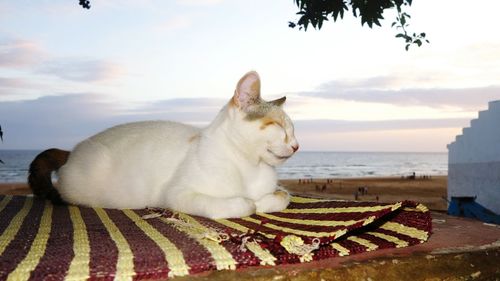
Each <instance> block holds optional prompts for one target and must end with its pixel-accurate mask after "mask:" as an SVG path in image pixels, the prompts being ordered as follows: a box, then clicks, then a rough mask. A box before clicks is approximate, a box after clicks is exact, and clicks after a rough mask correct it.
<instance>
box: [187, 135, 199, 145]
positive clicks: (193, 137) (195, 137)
mask: <svg viewBox="0 0 500 281" xmlns="http://www.w3.org/2000/svg"><path fill="white" fill-rule="evenodd" d="M199 138H200V134H196V135H194V136H192V137H190V138H189V140H188V142H189V143H192V142H194V141H195V140H197V139H199Z"/></svg>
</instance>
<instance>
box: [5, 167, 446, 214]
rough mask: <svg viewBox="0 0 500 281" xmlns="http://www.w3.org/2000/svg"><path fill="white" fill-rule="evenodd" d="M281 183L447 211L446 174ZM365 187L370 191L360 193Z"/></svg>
mask: <svg viewBox="0 0 500 281" xmlns="http://www.w3.org/2000/svg"><path fill="white" fill-rule="evenodd" d="M280 184H281V185H282V186H284V187H286V188H287V189H288V190H289V191H290V192H292V193H294V194H303V195H311V196H321V197H328V198H335V199H345V200H356V199H357V200H360V201H377V200H378V201H379V202H395V201H402V200H413V201H417V202H420V203H423V204H424V205H426V206H427V207H429V208H430V209H431V210H437V211H444V210H446V208H447V204H446V201H445V200H444V199H443V198H446V186H447V177H446V176H434V177H431V178H426V179H423V178H416V179H402V178H397V177H387V178H352V179H351V178H349V179H332V180H327V179H313V180H312V181H309V182H304V181H303V180H300V183H299V180H280ZM359 188H361V189H362V190H365V191H366V193H365V194H362V192H358V195H357V196H356V192H357V191H358V189H359ZM0 193H1V194H13V195H20V194H30V193H31V192H30V190H29V188H28V186H27V184H26V183H0Z"/></svg>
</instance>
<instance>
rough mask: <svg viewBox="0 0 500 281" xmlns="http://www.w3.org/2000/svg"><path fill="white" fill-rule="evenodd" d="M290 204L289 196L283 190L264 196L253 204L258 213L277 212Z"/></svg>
mask: <svg viewBox="0 0 500 281" xmlns="http://www.w3.org/2000/svg"><path fill="white" fill-rule="evenodd" d="M289 203H290V194H288V192H286V191H285V190H277V191H275V192H274V193H269V194H266V195H265V196H264V197H262V198H261V199H259V200H258V201H256V202H255V205H256V206H257V212H258V213H272V212H279V211H283V210H284V209H286V207H287V206H288V204H289Z"/></svg>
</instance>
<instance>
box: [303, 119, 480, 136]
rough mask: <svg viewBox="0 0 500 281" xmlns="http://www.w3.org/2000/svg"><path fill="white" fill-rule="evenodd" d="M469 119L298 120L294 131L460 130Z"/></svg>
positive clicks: (466, 124) (467, 123)
mask: <svg viewBox="0 0 500 281" xmlns="http://www.w3.org/2000/svg"><path fill="white" fill-rule="evenodd" d="M469 121H470V119H467V118H449V119H408V120H404V119H400V120H383V121H346V120H298V121H295V122H294V123H295V130H296V131H297V132H301V133H317V132H328V133H343V132H369V131H394V130H418V129H440V128H462V127H465V126H468V125H469Z"/></svg>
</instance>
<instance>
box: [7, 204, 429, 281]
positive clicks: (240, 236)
mask: <svg viewBox="0 0 500 281" xmlns="http://www.w3.org/2000/svg"><path fill="white" fill-rule="evenodd" d="M430 231H431V217H430V214H429V211H428V210H427V208H426V207H425V206H423V205H421V204H416V203H413V202H409V201H404V202H399V203H395V204H383V203H371V202H353V201H332V200H325V199H314V198H304V197H296V196H294V197H292V201H291V204H290V206H289V207H288V208H287V209H286V210H284V211H282V212H278V213H272V214H255V215H252V216H251V217H246V218H241V219H223V220H210V219H206V218H201V217H196V216H190V215H186V214H182V213H175V212H172V211H168V210H150V209H141V210H115V209H101V208H85V207H76V206H53V205H52V204H51V203H49V202H46V201H43V200H39V199H36V198H33V197H25V196H0V280H5V279H8V280H28V279H31V280H40V279H50V280H64V279H68V280H84V279H113V278H116V279H118V280H127V279H166V278H169V277H174V276H184V275H191V274H196V273H200V272H206V271H211V270H234V269H237V268H242V267H249V266H272V265H278V264H291V263H301V262H309V261H312V260H320V259H326V258H331V257H336V256H345V255H350V254H355V253H362V252H366V251H373V250H377V249H382V248H397V247H406V246H410V245H413V244H418V243H422V242H424V241H426V240H427V239H428V237H429V234H430Z"/></svg>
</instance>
